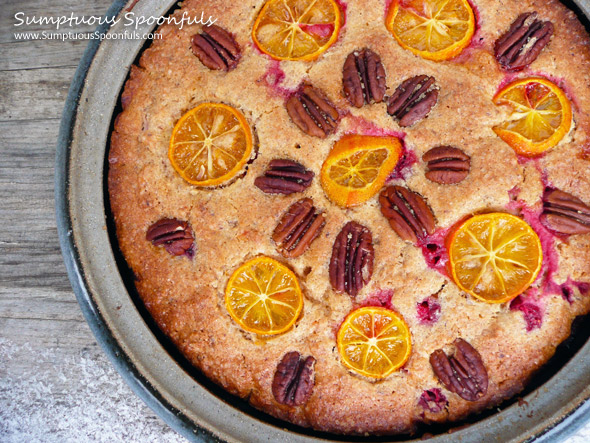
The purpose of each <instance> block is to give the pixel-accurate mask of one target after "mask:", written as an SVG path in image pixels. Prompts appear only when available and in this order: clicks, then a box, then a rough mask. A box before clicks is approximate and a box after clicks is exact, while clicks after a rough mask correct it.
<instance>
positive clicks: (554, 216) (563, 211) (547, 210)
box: [540, 189, 590, 235]
mask: <svg viewBox="0 0 590 443" xmlns="http://www.w3.org/2000/svg"><path fill="white" fill-rule="evenodd" d="M540 220H541V223H543V225H544V226H545V227H546V228H547V229H550V230H551V231H555V232H559V233H561V234H568V235H574V234H588V233H590V206H588V205H587V204H585V203H584V202H583V201H582V200H580V199H579V198H578V197H575V196H573V195H572V194H569V193H567V192H564V191H561V190H559V189H547V190H546V191H545V195H544V196H543V213H542V214H541V216H540Z"/></svg>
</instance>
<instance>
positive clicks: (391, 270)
mask: <svg viewBox="0 0 590 443" xmlns="http://www.w3.org/2000/svg"><path fill="white" fill-rule="evenodd" d="M185 12H186V13H188V14H189V16H196V17H198V16H200V15H201V13H203V12H204V13H205V15H210V16H212V17H214V18H215V19H216V22H215V24H214V25H210V26H201V25H197V24H193V25H185V26H183V27H182V28H180V27H179V26H177V25H174V23H170V24H165V25H163V26H161V27H160V28H159V29H158V33H159V34H160V35H161V37H162V38H161V39H157V40H154V41H153V42H152V43H151V45H150V46H149V47H148V48H147V49H146V50H145V51H144V52H143V54H142V55H141V57H140V59H139V63H138V65H134V66H132V67H131V70H130V74H129V79H128V80H127V83H126V84H125V87H124V90H123V92H122V95H121V105H122V109H123V110H122V112H121V113H120V114H119V115H118V116H116V119H115V123H114V130H113V133H112V136H111V145H110V151H109V162H108V167H109V169H108V189H109V197H110V205H111V208H112V214H113V217H114V221H115V226H116V234H117V238H118V241H119V247H120V249H121V251H122V253H123V255H124V257H125V259H126V260H127V263H128V264H129V267H130V268H131V269H132V271H133V274H134V275H135V282H134V283H135V286H136V287H137V291H138V293H139V295H140V296H141V299H142V300H143V303H144V304H145V306H146V308H147V310H148V311H149V313H150V314H151V315H152V317H153V319H154V320H155V322H156V323H157V324H158V325H159V327H160V328H161V330H162V331H163V332H164V333H165V334H166V335H167V336H168V337H170V339H171V340H172V341H173V342H174V344H175V345H176V346H177V347H178V349H179V350H180V351H181V352H182V354H183V355H184V356H186V358H187V359H188V360H190V362H191V363H192V364H194V365H195V366H196V367H197V368H199V369H200V370H201V371H202V372H203V373H204V374H205V375H206V376H207V377H209V378H210V379H211V380H213V381H214V382H216V383H217V384H219V385H220V386H222V387H223V388H225V389H226V390H227V391H229V392H230V393H232V394H235V395H236V396H239V397H241V398H244V399H247V400H248V401H249V402H250V403H251V404H252V405H253V406H255V407H256V408H258V409H260V410H262V411H265V412H266V413H268V414H270V415H272V416H274V417H277V418H280V419H283V420H285V421H288V422H291V423H293V424H296V425H300V426H304V427H310V428H313V429H316V430H320V431H327V432H332V433H338V434H356V435H364V434H372V435H379V434H398V433H411V432H413V431H414V430H415V429H416V428H417V426H418V425H419V424H421V423H425V424H430V423H445V422H453V421H457V420H461V419H463V418H465V417H467V416H468V415H469V414H474V413H477V412H480V411H482V410H484V409H486V408H490V407H493V406H496V405H498V404H500V403H501V402H503V401H504V400H506V399H509V398H511V397H513V396H514V395H516V394H517V393H519V392H520V391H522V390H523V388H524V387H525V386H526V384H527V382H528V380H529V379H530V378H531V377H532V375H533V374H534V373H535V372H536V371H537V370H538V369H539V368H540V367H541V366H543V365H544V364H545V363H546V362H547V360H549V358H550V357H551V356H552V355H553V353H554V352H555V349H556V347H557V346H558V345H559V344H560V343H561V342H562V341H563V340H564V339H566V338H567V337H568V336H569V334H570V327H571V323H572V321H573V320H574V318H575V317H576V316H579V315H582V314H586V313H588V311H590V139H589V133H590V114H589V112H588V110H589V109H590V38H589V36H588V35H587V34H586V31H585V29H584V27H583V26H582V24H581V23H580V22H579V21H578V20H577V18H576V17H575V15H574V13H573V12H572V11H570V10H568V9H567V8H566V7H565V6H563V5H562V4H561V3H560V2H558V1H556V0H545V1H536V0H518V1H517V0H505V1H502V2H500V1H496V0H445V1H440V0H393V1H389V2H384V1H383V0H381V1H375V2H371V3H370V4H368V3H367V2H363V1H361V0H348V1H346V2H343V1H336V0H267V1H265V0H243V1H240V2H222V1H220V0H186V1H184V2H183V3H182V6H181V8H179V9H177V10H175V11H174V12H172V15H173V16H177V17H180V16H182V14H183V13H185Z"/></svg>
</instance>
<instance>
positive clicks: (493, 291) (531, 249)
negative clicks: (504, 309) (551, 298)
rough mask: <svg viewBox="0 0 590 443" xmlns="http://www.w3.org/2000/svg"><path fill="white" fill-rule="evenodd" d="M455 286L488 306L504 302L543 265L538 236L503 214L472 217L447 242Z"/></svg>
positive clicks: (530, 279)
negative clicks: (488, 304)
mask: <svg viewBox="0 0 590 443" xmlns="http://www.w3.org/2000/svg"><path fill="white" fill-rule="evenodd" d="M448 249H449V266H450V270H451V276H452V278H453V280H454V281H455V283H456V284H457V285H458V286H459V287H460V288H461V289H462V290H463V291H465V292H467V293H469V294H471V295H473V296H474V297H476V298H478V299H480V300H482V301H485V302H488V303H504V302H507V301H509V300H512V299H513V298H514V297H516V296H517V295H519V294H522V293H523V292H524V291H525V290H526V289H527V288H528V287H529V286H530V285H531V283H533V282H534V281H535V279H536V278H537V275H538V274H539V271H540V269H541V264H542V262H543V251H542V249H541V242H540V240H539V237H538V236H537V234H536V233H535V231H534V230H533V228H531V227H530V226H529V225H528V224H527V223H526V222H525V221H524V220H522V219H520V218H518V217H516V216H514V215H511V214H505V213H491V214H483V215H476V216H474V217H471V218H469V219H468V220H466V221H465V222H463V223H462V224H461V225H460V226H459V227H458V228H457V229H455V230H454V231H453V233H452V234H451V236H450V237H449V239H448Z"/></svg>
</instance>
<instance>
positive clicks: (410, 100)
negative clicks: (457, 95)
mask: <svg viewBox="0 0 590 443" xmlns="http://www.w3.org/2000/svg"><path fill="white" fill-rule="evenodd" d="M434 82H435V80H434V77H429V76H427V75H417V76H415V77H411V78H408V79H407V80H404V82H403V83H402V84H401V85H399V86H398V87H397V89H396V90H395V92H394V93H393V95H392V96H391V97H389V100H388V102H387V113H388V114H389V115H391V116H393V117H395V118H396V119H397V120H398V122H399V125H400V126H403V127H407V126H412V125H413V124H415V123H417V122H418V121H420V120H422V119H423V118H426V116H427V115H428V113H429V112H430V110H431V109H432V107H433V106H434V105H435V104H436V101H437V100H438V87H436V86H435V84H434Z"/></svg>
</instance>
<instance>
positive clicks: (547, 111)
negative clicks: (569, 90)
mask: <svg viewBox="0 0 590 443" xmlns="http://www.w3.org/2000/svg"><path fill="white" fill-rule="evenodd" d="M493 101H494V104H495V105H497V106H500V105H506V106H509V107H510V108H511V109H512V113H511V114H510V116H509V117H508V118H507V119H506V120H505V121H504V122H502V123H501V124H499V125H497V126H494V127H493V130H494V132H495V133H496V134H497V135H498V136H499V137H500V138H501V139H502V140H504V141H505V142H506V143H508V144H509V145H510V146H511V147H512V148H513V149H514V150H515V151H516V152H517V153H518V154H520V155H524V156H534V155H538V154H541V153H543V152H545V151H547V150H549V149H551V148H553V147H554V146H556V145H557V144H558V143H559V142H560V141H561V140H562V139H563V138H564V137H565V136H566V135H567V134H568V133H569V131H570V129H571V126H572V117H573V114H572V107H571V103H570V101H569V99H568V98H567V96H566V95H565V93H564V92H563V90H562V89H561V88H559V86H557V85H556V84H555V83H553V82H552V81H550V80H547V79H545V78H525V79H521V80H516V81H514V82H512V83H510V84H508V85H507V86H505V87H503V88H502V89H501V90H500V91H499V92H498V93H497V94H496V95H495V96H494V99H493Z"/></svg>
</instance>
